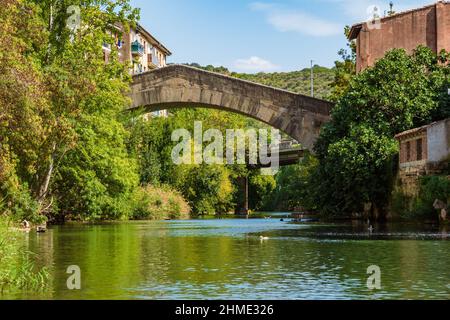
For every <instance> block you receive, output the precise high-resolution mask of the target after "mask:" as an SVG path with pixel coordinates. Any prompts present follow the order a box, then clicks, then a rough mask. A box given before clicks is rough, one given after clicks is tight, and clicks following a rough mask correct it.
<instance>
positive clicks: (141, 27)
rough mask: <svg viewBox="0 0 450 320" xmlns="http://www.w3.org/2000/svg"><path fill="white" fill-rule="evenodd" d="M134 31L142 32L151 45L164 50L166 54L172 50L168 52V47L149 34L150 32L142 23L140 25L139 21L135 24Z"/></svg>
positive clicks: (170, 53) (169, 53)
mask: <svg viewBox="0 0 450 320" xmlns="http://www.w3.org/2000/svg"><path fill="white" fill-rule="evenodd" d="M136 31H138V32H140V33H142V34H144V35H145V37H147V38H148V39H150V43H151V44H152V45H154V46H155V47H158V49H160V50H161V51H162V52H164V53H165V54H166V55H168V56H171V55H172V52H170V50H169V49H167V48H166V47H165V46H164V45H163V44H162V43H161V42H159V41H158V40H157V39H156V38H155V37H154V36H152V35H151V34H150V32H148V31H147V30H146V29H145V28H144V27H143V26H142V25H140V24H139V23H138V24H137V26H136Z"/></svg>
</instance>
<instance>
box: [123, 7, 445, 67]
mask: <svg viewBox="0 0 450 320" xmlns="http://www.w3.org/2000/svg"><path fill="white" fill-rule="evenodd" d="M131 2H132V4H133V5H134V6H135V7H138V8H141V24H142V25H143V26H144V27H145V28H146V29H147V30H148V31H150V33H152V35H154V36H155V37H156V38H157V39H158V40H159V41H160V42H162V43H163V44H164V45H165V46H166V47H168V48H169V49H170V50H171V51H172V53H173V55H172V56H171V57H169V59H168V62H169V63H194V62H196V63H199V64H201V65H209V64H211V65H214V66H224V67H227V68H228V69H230V70H231V71H236V72H246V73H256V72H283V71H293V70H300V69H303V68H306V67H309V66H310V64H311V60H314V64H317V65H321V66H325V67H332V66H333V65H334V61H335V60H337V59H338V58H339V57H338V54H337V52H338V51H339V49H341V48H345V47H346V43H347V41H346V38H345V36H344V27H345V26H346V25H353V24H355V23H359V22H363V21H367V20H368V18H369V17H370V16H371V12H373V11H371V10H373V6H378V8H379V9H380V11H379V12H380V13H384V12H385V11H387V10H388V9H389V2H390V1H389V0H267V1H265V0H131ZM393 2H394V10H395V11H397V12H399V11H403V10H408V9H412V8H416V7H421V6H424V5H427V4H431V3H434V2H436V1H433V0H429V1H426V0H425V1H424V0H394V1H393Z"/></svg>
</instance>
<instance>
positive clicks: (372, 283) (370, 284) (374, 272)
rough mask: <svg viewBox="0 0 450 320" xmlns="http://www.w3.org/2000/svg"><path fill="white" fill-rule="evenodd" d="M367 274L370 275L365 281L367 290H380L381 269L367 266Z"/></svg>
mask: <svg viewBox="0 0 450 320" xmlns="http://www.w3.org/2000/svg"><path fill="white" fill-rule="evenodd" d="M367 274H368V275H370V276H369V278H368V279H367V289H369V290H381V268H380V267H379V266H377V265H372V266H369V267H368V268H367Z"/></svg>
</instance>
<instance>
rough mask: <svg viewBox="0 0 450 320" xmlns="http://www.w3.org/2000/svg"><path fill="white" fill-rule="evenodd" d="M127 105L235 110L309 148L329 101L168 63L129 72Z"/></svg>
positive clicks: (327, 115)
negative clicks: (164, 65) (128, 103)
mask: <svg viewBox="0 0 450 320" xmlns="http://www.w3.org/2000/svg"><path fill="white" fill-rule="evenodd" d="M130 97H131V99H132V104H131V107H130V109H136V108H142V107H144V108H145V109H146V110H147V111H149V112H153V111H158V110H164V109H173V108H186V107H205V108H215V109H219V110H225V111H230V112H235V113H239V114H242V115H245V116H248V117H251V118H254V119H256V120H259V121H262V122H264V123H266V124H268V125H270V126H272V127H274V128H276V129H279V130H281V131H283V132H285V133H286V134H288V135H289V136H291V137H292V138H294V139H295V140H297V141H299V142H300V143H301V144H302V146H303V147H304V148H305V149H309V150H311V149H312V147H313V145H314V143H315V141H316V139H317V138H318V135H319V132H320V128H321V126H322V125H323V124H324V123H326V122H328V121H329V119H330V111H331V109H332V107H333V104H332V103H330V102H327V101H324V100H320V99H315V98H311V97H307V96H303V95H299V94H295V93H292V92H289V91H285V90H281V89H275V88H272V87H268V86H265V85H261V84H256V83H253V82H249V81H245V80H241V79H237V78H233V77H229V76H225V75H222V74H217V73H213V72H208V71H204V70H201V69H197V68H193V67H188V66H184V65H171V66H168V67H165V68H161V69H157V70H153V71H149V72H146V73H142V74H139V75H135V76H133V83H132V85H131V93H130Z"/></svg>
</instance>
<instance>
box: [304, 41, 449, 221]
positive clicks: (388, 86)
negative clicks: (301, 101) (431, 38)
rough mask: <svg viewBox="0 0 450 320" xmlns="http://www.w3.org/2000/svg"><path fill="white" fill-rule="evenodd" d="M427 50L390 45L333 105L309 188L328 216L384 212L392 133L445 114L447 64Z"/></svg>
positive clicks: (392, 162) (392, 165) (394, 151)
mask: <svg viewBox="0 0 450 320" xmlns="http://www.w3.org/2000/svg"><path fill="white" fill-rule="evenodd" d="M442 62H443V61H440V60H439V58H438V56H437V55H436V54H434V53H433V52H432V51H431V50H430V49H428V48H424V47H419V48H417V50H416V51H415V52H414V54H413V55H411V56H409V55H407V53H406V52H405V51H404V50H400V49H395V50H392V51H390V52H389V53H387V54H386V56H385V58H383V59H381V60H379V61H378V62H377V63H376V64H375V66H374V67H373V68H369V69H367V70H366V71H364V72H362V73H360V74H359V75H357V76H356V77H355V79H354V80H352V81H351V83H350V86H349V89H348V90H347V91H346V93H345V94H344V96H343V97H342V98H341V99H340V100H339V102H338V103H337V105H336V107H335V108H334V110H333V114H332V121H331V122H330V123H329V124H327V125H326V126H325V127H324V129H323V130H322V133H321V136H320V138H319V140H318V142H317V145H316V153H317V157H318V159H319V166H318V167H317V169H316V170H315V172H314V173H313V175H312V183H311V189H312V190H313V192H314V198H315V200H316V202H317V205H318V207H319V209H321V210H322V211H323V212H324V213H326V214H329V215H340V214H351V213H356V212H362V211H363V208H364V205H365V204H367V203H371V204H372V210H373V214H374V215H375V213H377V212H378V213H379V216H380V217H383V216H384V214H385V213H386V209H387V204H388V200H389V195H390V192H391V189H392V180H393V175H394V173H395V172H394V168H395V164H396V160H395V157H396V155H397V152H398V147H397V142H396V141H395V140H394V136H395V134H397V133H399V132H402V131H404V130H408V129H411V128H414V127H417V126H420V125H423V124H426V123H429V122H430V121H433V120H439V117H440V116H442V115H443V114H446V113H447V112H448V110H449V108H450V105H449V104H448V103H447V102H446V101H448V100H445V101H444V100H443V99H442V92H443V88H444V87H448V78H447V74H448V65H445V64H443V63H442Z"/></svg>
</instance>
